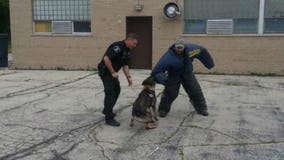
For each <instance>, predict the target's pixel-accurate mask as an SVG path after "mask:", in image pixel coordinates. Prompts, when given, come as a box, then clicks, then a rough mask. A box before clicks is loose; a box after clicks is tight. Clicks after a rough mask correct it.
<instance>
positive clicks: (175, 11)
mask: <svg viewBox="0 0 284 160" xmlns="http://www.w3.org/2000/svg"><path fill="white" fill-rule="evenodd" d="M164 14H165V15H166V16H167V17H168V18H171V19H174V18H176V17H177V16H178V15H180V14H181V13H180V8H179V6H178V5H177V4H176V3H173V2H169V3H167V4H166V5H165V6H164Z"/></svg>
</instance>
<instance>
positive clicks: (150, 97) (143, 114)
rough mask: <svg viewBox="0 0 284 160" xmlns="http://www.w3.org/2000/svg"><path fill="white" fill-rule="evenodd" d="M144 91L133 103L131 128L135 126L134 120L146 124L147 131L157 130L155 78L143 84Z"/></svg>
mask: <svg viewBox="0 0 284 160" xmlns="http://www.w3.org/2000/svg"><path fill="white" fill-rule="evenodd" d="M142 85H143V90H142V91H141V92H140V93H139V96H138V97H137V99H136V100H135V102H134V103H133V107H132V118H131V122H130V127H132V126H133V125H134V120H136V121H137V122H141V123H144V124H145V129H153V128H156V127H157V126H156V124H155V121H158V118H157V112H156V95H155V86H156V82H155V79H154V77H151V76H150V77H148V78H146V79H145V80H144V81H143V82H142Z"/></svg>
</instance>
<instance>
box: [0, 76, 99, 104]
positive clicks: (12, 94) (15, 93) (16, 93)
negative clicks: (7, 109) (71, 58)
mask: <svg viewBox="0 0 284 160" xmlns="http://www.w3.org/2000/svg"><path fill="white" fill-rule="evenodd" d="M94 74H96V72H94V73H90V74H87V75H84V76H82V77H79V78H76V79H73V80H70V81H67V82H61V83H59V84H56V85H54V86H50V87H47V88H43V89H39V90H36V89H38V88H42V87H45V86H48V85H50V84H53V83H54V82H53V83H47V84H44V85H41V86H36V87H32V88H28V89H24V90H20V91H17V92H13V93H9V94H7V95H6V96H2V97H0V99H5V98H11V97H16V96H21V95H28V94H33V93H39V92H44V91H47V90H50V89H54V88H57V87H60V86H63V85H67V84H71V83H74V82H77V81H80V80H82V79H85V78H87V77H90V76H92V75H94ZM33 90H35V91H33ZM28 91H30V92H28Z"/></svg>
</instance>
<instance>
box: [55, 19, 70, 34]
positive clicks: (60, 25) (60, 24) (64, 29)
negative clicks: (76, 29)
mask: <svg viewBox="0 0 284 160" xmlns="http://www.w3.org/2000/svg"><path fill="white" fill-rule="evenodd" d="M52 32H53V33H57V34H71V33H72V22H71V21H52Z"/></svg>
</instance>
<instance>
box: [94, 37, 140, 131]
mask: <svg viewBox="0 0 284 160" xmlns="http://www.w3.org/2000/svg"><path fill="white" fill-rule="evenodd" d="M137 38H138V37H137V35H136V34H134V33H130V34H128V35H127V36H126V38H125V39H124V40H122V41H118V42H114V43H112V44H111V45H110V46H109V47H108V48H107V50H106V52H105V54H104V56H103V58H102V60H101V61H100V63H99V64H98V70H99V76H100V78H101V80H102V81H103V85H104V92H105V99H104V109H103V112H102V113H103V114H104V115H105V122H106V124H107V125H110V126H120V123H119V122H118V121H116V120H115V119H114V117H115V113H113V107H114V105H115V103H116V101H117V99H118V96H119V94H120V83H119V79H118V73H117V72H118V71H119V70H120V68H121V67H122V69H123V73H124V75H125V76H126V78H127V80H128V84H129V85H132V79H131V75H130V72H129V67H128V60H129V51H130V50H131V49H133V48H135V47H136V45H137V44H138V39H137Z"/></svg>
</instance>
